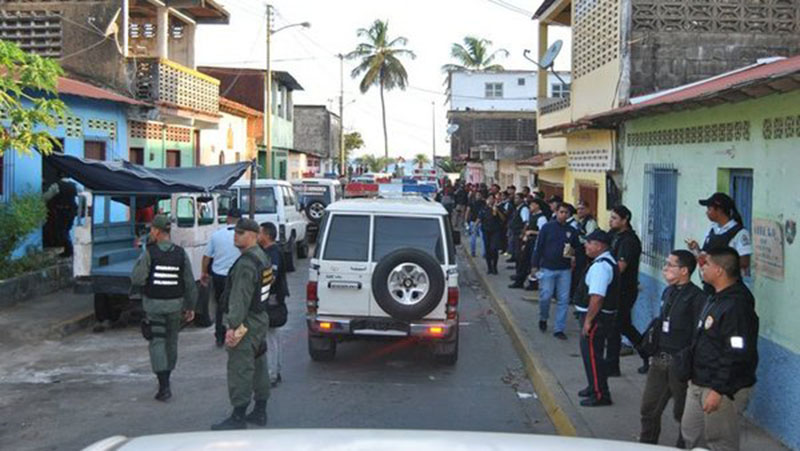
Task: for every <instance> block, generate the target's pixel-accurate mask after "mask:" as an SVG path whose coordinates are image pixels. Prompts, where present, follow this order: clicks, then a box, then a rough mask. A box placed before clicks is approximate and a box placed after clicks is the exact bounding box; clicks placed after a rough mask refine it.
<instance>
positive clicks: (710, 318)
mask: <svg viewBox="0 0 800 451" xmlns="http://www.w3.org/2000/svg"><path fill="white" fill-rule="evenodd" d="M705 326H706V330H708V329H711V328H712V327H713V326H714V317H713V316H711V315H708V316H707V317H706V324H705Z"/></svg>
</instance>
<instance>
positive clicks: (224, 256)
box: [200, 208, 242, 347]
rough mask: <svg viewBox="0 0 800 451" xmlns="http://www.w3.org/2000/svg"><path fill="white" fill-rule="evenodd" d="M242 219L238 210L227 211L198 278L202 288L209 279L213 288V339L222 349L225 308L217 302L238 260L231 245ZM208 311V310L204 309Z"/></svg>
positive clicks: (209, 245)
mask: <svg viewBox="0 0 800 451" xmlns="http://www.w3.org/2000/svg"><path fill="white" fill-rule="evenodd" d="M241 217H242V214H241V212H240V211H239V209H238V208H231V209H230V210H229V211H228V219H227V221H226V226H225V227H222V228H220V229H219V230H217V231H216V232H214V233H213V234H212V235H211V239H210V240H209V241H208V245H206V250H205V252H204V253H203V267H202V275H201V276H200V283H202V284H203V286H208V281H209V279H210V280H211V282H212V284H213V286H214V299H215V300H216V302H217V308H216V311H215V315H214V326H215V327H214V329H215V330H214V337H215V338H216V342H217V347H222V345H223V344H225V326H224V325H223V324H222V315H223V313H224V312H225V306H224V305H222V304H221V303H220V302H219V300H220V299H221V298H222V292H223V290H225V280H226V278H227V277H228V271H229V270H230V269H231V266H233V264H234V262H236V259H237V258H239V255H241V252H240V251H239V249H238V248H237V247H236V246H235V245H234V244H233V236H234V234H235V230H234V229H235V228H236V227H235V225H236V221H238V220H239V218H241ZM206 311H208V309H206Z"/></svg>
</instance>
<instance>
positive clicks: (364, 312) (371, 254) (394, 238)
mask: <svg viewBox="0 0 800 451" xmlns="http://www.w3.org/2000/svg"><path fill="white" fill-rule="evenodd" d="M458 241H459V237H458V233H457V232H455V233H454V232H453V231H452V229H451V226H450V221H449V220H448V216H447V211H446V210H445V209H444V208H443V207H442V206H441V205H440V204H438V203H435V202H431V201H428V200H425V199H421V198H400V199H394V200H389V199H351V200H342V201H339V202H336V203H334V204H331V205H329V206H328V207H327V208H326V212H325V215H324V216H323V219H322V222H321V224H320V235H319V239H318V240H317V248H316V251H315V255H314V257H313V258H312V260H311V266H310V268H309V282H308V286H307V290H306V292H307V293H306V294H307V313H308V315H307V324H308V351H309V354H310V355H311V358H312V359H313V360H330V359H333V357H334V356H335V354H336V345H337V343H338V342H341V341H344V340H346V339H356V338H359V337H369V336H380V337H398V338H402V337H413V338H416V339H419V340H422V341H427V342H432V343H433V352H434V356H435V358H436V359H437V360H438V361H440V362H442V363H445V364H450V365H452V364H455V362H456V360H457V359H458V267H457V265H456V249H455V245H456V244H458Z"/></svg>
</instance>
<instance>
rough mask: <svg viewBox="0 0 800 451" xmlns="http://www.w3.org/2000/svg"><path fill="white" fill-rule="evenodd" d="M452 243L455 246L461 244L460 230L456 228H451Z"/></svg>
mask: <svg viewBox="0 0 800 451" xmlns="http://www.w3.org/2000/svg"><path fill="white" fill-rule="evenodd" d="M453 244H455V245H456V246H460V245H461V232H459V231H458V230H453Z"/></svg>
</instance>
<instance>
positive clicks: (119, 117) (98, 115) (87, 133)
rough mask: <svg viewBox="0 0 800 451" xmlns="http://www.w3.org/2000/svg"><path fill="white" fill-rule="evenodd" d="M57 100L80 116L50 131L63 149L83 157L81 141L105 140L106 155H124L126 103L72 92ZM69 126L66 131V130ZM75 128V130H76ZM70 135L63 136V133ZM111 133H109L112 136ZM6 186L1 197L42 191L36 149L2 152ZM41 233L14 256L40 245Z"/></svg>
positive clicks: (126, 136)
mask: <svg viewBox="0 0 800 451" xmlns="http://www.w3.org/2000/svg"><path fill="white" fill-rule="evenodd" d="M61 100H63V101H64V103H65V104H66V105H67V108H68V115H69V116H71V117H74V118H78V119H80V126H79V127H77V126H75V125H74V124H76V123H77V122H72V123H65V124H64V125H62V126H59V127H57V128H56V129H54V130H50V133H51V134H52V135H53V137H54V138H56V139H63V142H64V153H66V154H68V155H75V156H79V157H83V156H84V154H83V143H84V141H103V142H105V143H106V159H108V160H115V159H116V160H119V159H125V160H127V159H128V119H127V105H125V104H121V103H116V102H110V101H104V100H94V99H87V98H83V97H76V96H62V97H61ZM89 120H92V121H97V120H99V121H110V122H111V123H113V124H114V125H115V128H116V129H115V130H114V131H111V130H107V129H104V128H95V127H90V123H89ZM68 129H69V133H68ZM78 131H79V133H77V132H78ZM68 134H69V135H70V136H67V135H68ZM112 135H113V136H112ZM5 180H6V188H7V189H6V190H4V197H5V198H7V197H8V196H11V195H15V194H24V193H31V192H33V193H41V192H42V157H41V155H39V154H38V153H36V152H32V153H31V154H30V155H21V154H18V153H15V152H9V153H8V154H6V156H5ZM41 247H42V233H41V231H37V232H34V233H32V234H31V235H30V236H28V237H27V238H26V239H25V240H24V241H23V242H22V243H21V244H20V246H19V247H18V248H17V250H16V252H15V254H14V257H19V256H21V255H24V254H25V253H26V252H28V250H29V249H33V250H36V249H41Z"/></svg>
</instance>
